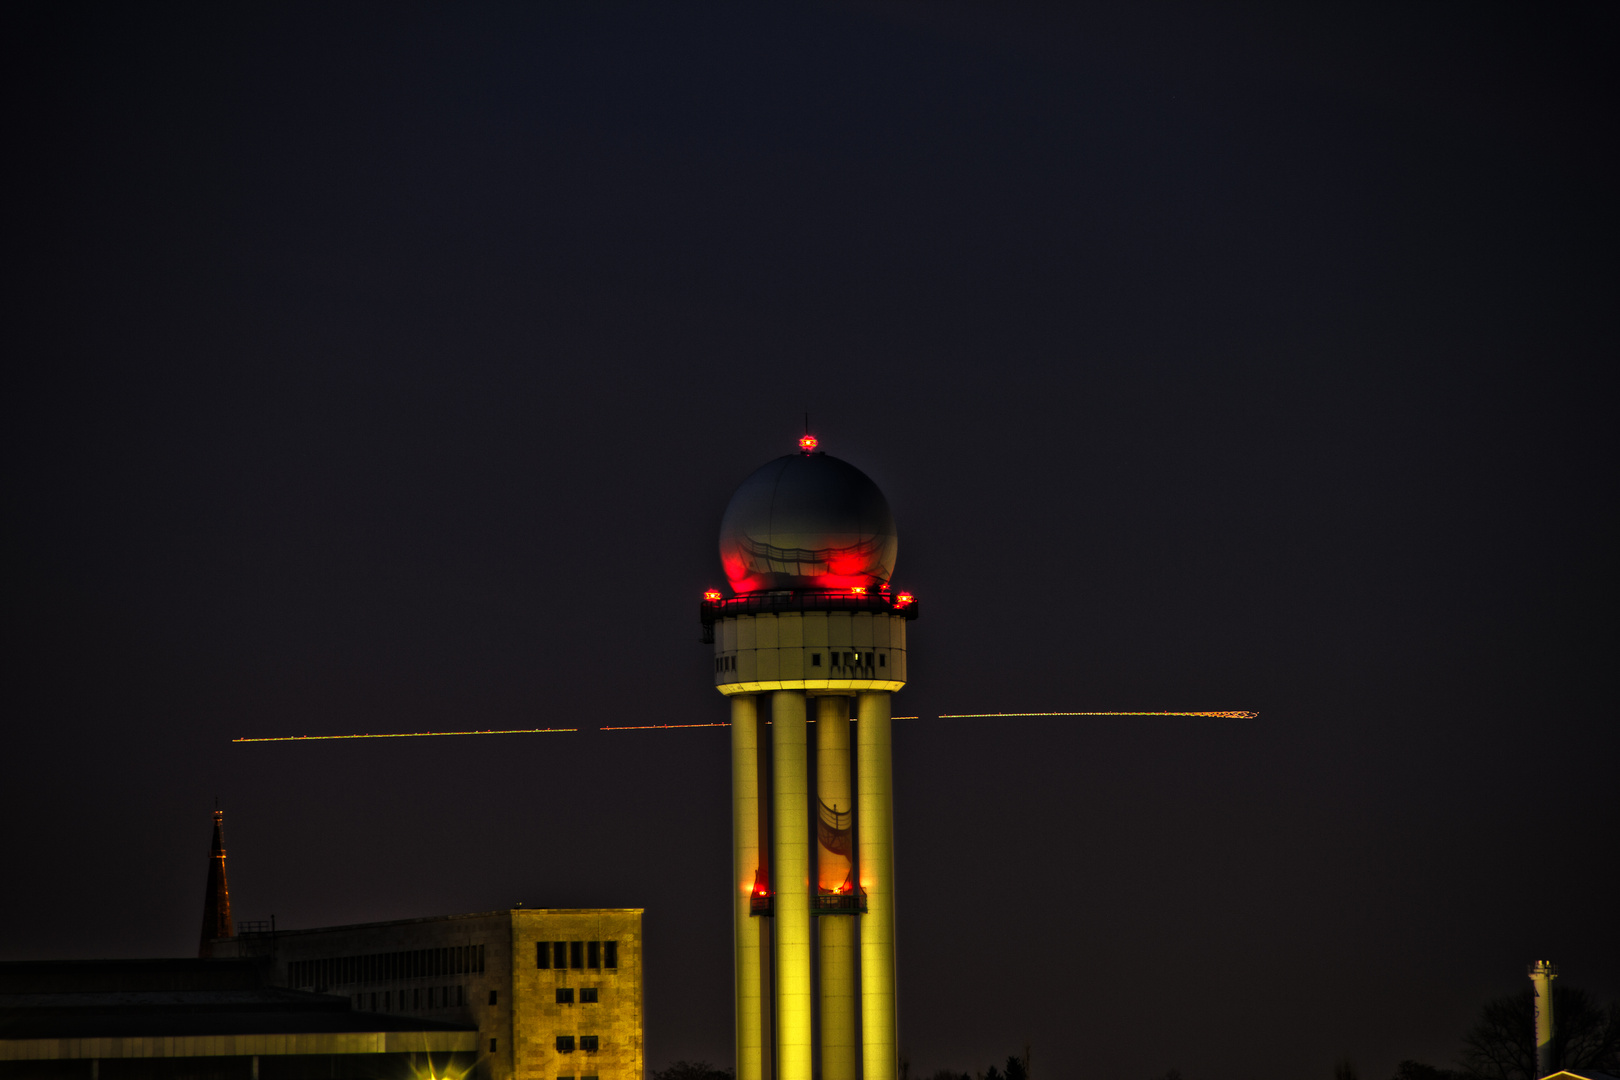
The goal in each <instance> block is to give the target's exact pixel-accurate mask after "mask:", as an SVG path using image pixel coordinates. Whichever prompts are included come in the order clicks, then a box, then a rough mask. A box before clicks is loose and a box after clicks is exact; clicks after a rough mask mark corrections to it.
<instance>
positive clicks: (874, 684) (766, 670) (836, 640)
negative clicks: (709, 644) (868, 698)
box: [714, 611, 906, 696]
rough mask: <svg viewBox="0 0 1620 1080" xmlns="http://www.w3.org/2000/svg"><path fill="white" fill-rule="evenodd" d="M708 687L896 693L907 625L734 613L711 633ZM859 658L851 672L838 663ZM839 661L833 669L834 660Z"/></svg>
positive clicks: (862, 614)
mask: <svg viewBox="0 0 1620 1080" xmlns="http://www.w3.org/2000/svg"><path fill="white" fill-rule="evenodd" d="M714 631H715V633H714V657H715V659H714V683H715V688H716V689H718V690H719V691H720V692H721V693H722V694H726V695H728V696H729V695H731V694H765V693H771V692H774V691H776V690H809V691H828V690H831V691H833V692H835V693H845V694H849V695H850V696H853V695H855V694H856V693H859V692H861V691H863V690H885V691H890V692H893V691H896V690H899V689H900V688H901V687H902V686H904V685H905V682H906V619H905V616H903V615H896V614H892V613H888V612H881V611H880V612H871V611H856V612H851V611H804V612H798V611H787V612H776V613H762V614H757V615H736V616H731V617H727V618H722V619H719V620H717V621H716V623H715V627H714ZM851 657H859V658H860V662H859V663H857V664H856V665H854V666H853V667H850V666H848V665H846V664H844V663H842V661H843V660H845V659H846V658H851ZM834 659H837V660H839V661H840V663H839V664H838V666H836V667H835V666H834V665H833V660H834Z"/></svg>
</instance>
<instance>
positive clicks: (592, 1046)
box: [579, 1035, 597, 1054]
mask: <svg viewBox="0 0 1620 1080" xmlns="http://www.w3.org/2000/svg"><path fill="white" fill-rule="evenodd" d="M596 1047H597V1036H595V1035H581V1036H580V1037H579V1048H580V1049H581V1050H583V1051H585V1052H586V1053H587V1054H589V1053H591V1052H593V1051H595V1050H596Z"/></svg>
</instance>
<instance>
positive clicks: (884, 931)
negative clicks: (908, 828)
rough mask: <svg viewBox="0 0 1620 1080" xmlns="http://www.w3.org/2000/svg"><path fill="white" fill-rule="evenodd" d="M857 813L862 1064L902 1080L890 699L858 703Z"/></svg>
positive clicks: (873, 1076)
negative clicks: (862, 892)
mask: <svg viewBox="0 0 1620 1080" xmlns="http://www.w3.org/2000/svg"><path fill="white" fill-rule="evenodd" d="M855 709H856V716H857V717H858V719H859V721H860V722H859V723H858V724H856V726H855V745H856V754H855V760H856V768H857V769H858V771H859V774H860V775H859V776H857V777H856V787H857V791H856V804H855V805H856V813H858V814H859V815H860V824H859V825H858V826H857V831H858V832H859V833H860V852H859V857H860V870H861V885H862V887H863V888H865V889H866V914H865V915H863V916H861V1063H862V1066H863V1068H862V1076H863V1077H864V1080H898V1078H899V1075H900V1036H899V1023H898V1013H897V1011H896V999H895V964H894V768H893V766H892V764H891V762H892V758H893V756H894V751H893V747H892V745H891V743H890V735H889V695H888V694H887V693H883V692H878V693H865V694H861V695H860V696H859V697H857V698H856V702H855Z"/></svg>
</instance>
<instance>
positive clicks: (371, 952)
mask: <svg viewBox="0 0 1620 1080" xmlns="http://www.w3.org/2000/svg"><path fill="white" fill-rule="evenodd" d="M641 915H642V911H641V909H640V908H591V909H582V908H553V909H529V908H513V909H507V910H500V911H486V912H481V913H478V914H472V915H446V916H439V917H433V918H422V919H400V920H394V921H391V922H378V923H364V924H359V925H355V926H335V927H324V928H317V929H300V930H283V929H278V928H276V927H275V926H274V924H273V923H253V922H248V923H237V922H235V921H233V919H232V918H231V907H230V889H229V885H228V883H227V880H226V874H225V843H224V824H223V815H222V814H221V813H220V812H219V811H217V810H216V811H215V812H214V838H213V848H212V850H211V852H210V856H209V872H208V885H207V893H206V898H205V902H204V914H203V923H202V933H201V938H200V940H199V943H198V950H197V951H198V958H197V959H195V960H192V959H183V960H182V959H174V960H168V959H165V960H108V961H100V960H91V961H72V960H68V961H44V962H20V963H9V964H0V1080H6V1078H12V1077H16V1078H24V1077H26V1078H29V1080H43V1078H56V1077H61V1078H69V1077H72V1078H76V1080H116V1078H131V1080H133V1078H136V1077H140V1078H143V1080H303V1078H314V1077H344V1078H351V1080H361V1078H366V1080H407V1078H409V1080H429V1078H431V1080H439V1078H445V1080H462V1078H469V1080H642V1072H643V1068H644V1052H643V1025H642V975H641V972H642V938H641Z"/></svg>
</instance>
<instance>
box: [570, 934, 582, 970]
mask: <svg viewBox="0 0 1620 1080" xmlns="http://www.w3.org/2000/svg"><path fill="white" fill-rule="evenodd" d="M568 966H569V967H571V968H574V969H576V970H578V969H581V968H583V967H584V966H585V943H584V942H583V941H570V942H569V943H568Z"/></svg>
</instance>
